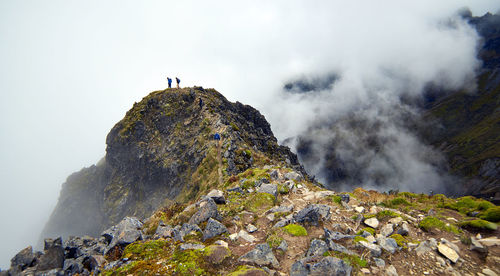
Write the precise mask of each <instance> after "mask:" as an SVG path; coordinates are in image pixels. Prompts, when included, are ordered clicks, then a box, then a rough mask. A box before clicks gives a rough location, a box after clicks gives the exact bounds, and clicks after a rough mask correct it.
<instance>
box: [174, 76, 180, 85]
mask: <svg viewBox="0 0 500 276" xmlns="http://www.w3.org/2000/svg"><path fill="white" fill-rule="evenodd" d="M175 81H176V82H177V88H180V87H179V83H181V80H180V79H179V78H178V77H175Z"/></svg>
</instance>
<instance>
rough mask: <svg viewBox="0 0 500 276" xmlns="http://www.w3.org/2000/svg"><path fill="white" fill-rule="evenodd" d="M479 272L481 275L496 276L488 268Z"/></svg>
mask: <svg viewBox="0 0 500 276" xmlns="http://www.w3.org/2000/svg"><path fill="white" fill-rule="evenodd" d="M481 272H483V274H485V275H488V276H497V274H496V273H495V271H493V270H491V269H489V268H484V269H483V270H481Z"/></svg>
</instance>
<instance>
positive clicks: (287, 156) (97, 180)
mask: <svg viewBox="0 0 500 276" xmlns="http://www.w3.org/2000/svg"><path fill="white" fill-rule="evenodd" d="M200 99H201V100H202V101H203V102H204V105H203V107H202V108H200V107H199V106H198V103H199V100H200ZM214 130H218V131H220V132H221V134H222V132H223V134H224V135H223V141H222V142H223V143H222V144H223V145H222V147H223V148H222V149H221V150H223V151H222V152H221V155H223V156H224V158H225V159H226V161H227V164H228V167H227V172H228V174H229V175H233V174H238V173H240V172H243V171H244V170H246V169H247V168H249V167H250V166H252V164H253V157H252V154H248V153H247V151H245V150H241V149H242V147H243V146H244V147H245V148H251V149H252V150H253V151H256V152H259V153H261V154H263V155H264V156H266V157H267V158H269V159H270V160H275V161H277V162H289V163H288V164H289V165H290V167H292V168H293V169H294V170H295V171H298V172H300V174H301V175H302V176H307V174H306V172H305V171H304V169H303V168H302V167H301V166H300V165H299V163H298V159H297V156H296V155H295V154H293V153H292V152H291V151H290V150H289V148H287V147H283V146H279V145H278V143H277V139H276V138H275V137H274V135H273V133H272V131H271V127H270V125H269V123H268V122H267V121H266V119H265V118H264V116H262V114H260V113H259V112H258V111H257V110H256V109H254V108H252V107H251V106H248V105H244V104H241V103H238V102H237V103H231V102H229V101H228V100H227V99H226V98H225V97H224V96H222V95H221V94H220V93H218V92H217V91H215V90H213V89H203V88H196V89H194V88H185V89H169V90H165V91H156V92H153V93H151V94H150V95H148V96H146V97H144V99H143V100H142V101H140V102H138V103H135V104H134V106H133V107H132V108H131V109H130V110H129V111H128V112H127V114H126V115H125V117H124V118H123V119H122V120H121V121H120V122H118V123H117V124H116V125H115V126H114V127H113V128H112V129H111V131H110V132H109V134H108V136H107V138H106V144H107V148H106V156H105V158H103V160H101V161H100V162H99V163H98V164H97V165H95V166H91V167H89V168H85V169H83V170H81V171H80V172H77V173H74V174H73V175H71V176H70V177H68V179H67V181H66V183H65V184H63V188H62V191H61V195H60V199H59V202H58V204H57V206H56V208H55V210H54V212H53V214H52V216H51V218H50V220H49V222H48V223H47V224H46V227H45V229H44V231H43V233H42V237H47V236H59V235H64V236H68V235H79V236H81V235H85V234H88V235H92V236H97V235H99V233H101V232H102V231H103V230H105V229H107V228H109V227H110V226H111V225H115V224H117V223H119V222H120V220H121V219H122V218H123V217H126V216H135V217H138V218H140V219H144V218H147V217H148V216H150V215H151V214H152V213H153V212H154V211H155V210H156V209H157V208H158V207H159V206H161V205H162V204H164V203H165V199H166V198H168V199H170V200H177V201H180V202H187V201H189V200H192V199H193V198H196V196H197V195H198V189H199V185H201V186H203V185H207V186H208V185H212V184H213V181H212V180H204V178H201V179H202V181H201V182H199V181H198V179H196V180H193V177H194V176H193V172H197V171H198V169H199V168H203V166H204V165H205V164H206V163H207V162H210V160H217V152H215V153H214V151H213V150H212V149H213V147H214V145H215V144H214V143H213V142H212V141H213V133H212V132H213V131H214ZM215 181H217V180H215ZM193 183H197V185H193ZM211 196H212V195H211ZM212 199H213V200H215V202H216V203H221V204H222V203H223V202H224V198H223V197H221V196H220V194H217V195H214V197H212ZM207 219H208V218H207ZM192 223H195V222H192Z"/></svg>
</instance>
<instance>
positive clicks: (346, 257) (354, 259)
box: [323, 251, 368, 269]
mask: <svg viewBox="0 0 500 276" xmlns="http://www.w3.org/2000/svg"><path fill="white" fill-rule="evenodd" d="M323 255H324V256H332V257H336V258H339V259H342V260H343V261H344V262H346V263H347V264H348V265H350V266H352V267H354V268H357V269H359V268H361V267H367V266H368V262H367V261H366V260H365V259H363V258H360V257H359V256H357V255H350V254H346V253H342V252H337V251H333V252H331V251H327V252H325V254H323Z"/></svg>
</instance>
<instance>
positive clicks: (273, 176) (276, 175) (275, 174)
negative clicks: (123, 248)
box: [269, 170, 280, 180]
mask: <svg viewBox="0 0 500 276" xmlns="http://www.w3.org/2000/svg"><path fill="white" fill-rule="evenodd" d="M269 177H271V179H272V180H278V179H279V177H280V176H279V173H278V170H272V171H271V172H270V173H269Z"/></svg>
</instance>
